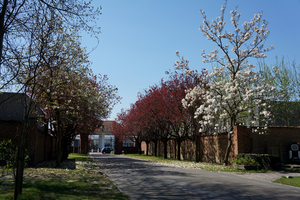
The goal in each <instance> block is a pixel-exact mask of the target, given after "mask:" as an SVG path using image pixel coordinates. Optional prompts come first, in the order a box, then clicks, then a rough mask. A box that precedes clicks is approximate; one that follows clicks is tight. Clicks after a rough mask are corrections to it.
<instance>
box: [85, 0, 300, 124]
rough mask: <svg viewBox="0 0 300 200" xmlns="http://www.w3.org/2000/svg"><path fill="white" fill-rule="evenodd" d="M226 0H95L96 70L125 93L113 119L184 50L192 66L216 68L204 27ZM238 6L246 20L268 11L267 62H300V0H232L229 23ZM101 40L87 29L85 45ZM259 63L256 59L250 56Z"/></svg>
mask: <svg viewBox="0 0 300 200" xmlns="http://www.w3.org/2000/svg"><path fill="white" fill-rule="evenodd" d="M224 2H225V1H223V0H213V1H212V0H101V1H100V0H94V1H93V5H94V6H101V7H102V15H101V16H100V17H99V21H97V24H98V26H100V27H101V32H102V33H101V34H100V35H98V38H99V46H98V47H97V49H96V50H94V51H93V52H92V53H91V54H90V61H91V62H92V66H91V68H92V70H93V72H94V73H95V74H99V73H100V74H103V75H104V74H106V75H107V76H108V78H109V82H110V83H111V84H112V85H115V86H116V87H117V88H118V89H119V92H118V93H119V95H120V96H121V97H122V100H121V104H117V105H116V106H115V107H114V109H113V112H112V114H111V116H110V118H109V119H110V120H114V119H115V118H116V116H117V113H119V112H120V111H121V109H122V108H124V109H127V108H129V107H130V104H131V103H134V102H135V101H136V100H137V94H138V92H142V91H143V89H147V88H149V86H152V85H154V84H156V83H158V82H159V81H160V79H161V78H163V77H165V71H167V70H169V69H172V70H173V69H174V62H175V61H176V60H177V59H178V58H177V57H176V56H175V55H174V53H175V51H177V50H178V51H179V52H180V55H182V56H184V58H185V59H188V60H189V62H190V67H191V68H192V69H198V70H201V69H202V68H206V69H211V66H212V65H211V64H203V63H202V57H201V56H200V54H201V52H202V49H205V50H206V52H210V51H212V50H214V49H217V47H216V46H215V44H214V43H212V42H211V41H208V40H206V38H205V37H204V36H203V35H202V33H201V31H199V27H200V25H201V24H202V21H203V18H202V15H201V14H200V13H199V10H200V9H202V10H204V11H205V12H206V15H207V19H209V20H212V19H215V18H216V17H217V16H220V15H221V6H222V5H224ZM236 5H239V7H238V13H240V14H241V21H240V22H241V23H240V24H242V23H243V22H244V21H250V20H251V19H252V18H253V16H254V14H256V13H258V12H261V11H262V12H263V18H264V19H266V20H267V21H268V22H269V25H268V29H269V30H270V36H269V37H268V39H267V41H266V43H265V46H266V47H268V46H270V45H273V46H274V47H275V49H274V50H273V51H270V52H268V53H266V55H267V58H266V59H265V61H266V63H268V64H270V65H272V64H274V63H275V56H276V55H277V56H278V57H281V56H285V57H286V58H288V59H289V60H290V61H294V60H295V61H296V63H297V64H298V65H299V64H300V37H299V35H300V34H299V32H300V21H299V19H300V12H299V9H300V0H288V1H283V0H278V1H277V0H276V1H275V0H251V1H238V0H228V3H227V8H226V11H225V20H226V22H227V24H226V26H225V29H226V27H227V28H231V27H232V25H231V24H230V21H229V20H230V13H229V12H230V11H231V10H233V9H234V8H235V6H236ZM96 43H97V40H96V39H94V38H91V37H89V36H87V35H85V34H83V38H82V45H83V46H87V49H88V50H90V49H92V48H93V47H95V44H96ZM250 62H251V63H252V64H257V60H254V59H253V60H250Z"/></svg>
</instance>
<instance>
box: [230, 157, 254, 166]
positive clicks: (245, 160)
mask: <svg viewBox="0 0 300 200" xmlns="http://www.w3.org/2000/svg"><path fill="white" fill-rule="evenodd" d="M232 162H233V163H234V164H236V165H256V166H259V163H258V162H256V161H255V160H254V159H252V158H251V159H249V158H237V159H235V160H233V161H232Z"/></svg>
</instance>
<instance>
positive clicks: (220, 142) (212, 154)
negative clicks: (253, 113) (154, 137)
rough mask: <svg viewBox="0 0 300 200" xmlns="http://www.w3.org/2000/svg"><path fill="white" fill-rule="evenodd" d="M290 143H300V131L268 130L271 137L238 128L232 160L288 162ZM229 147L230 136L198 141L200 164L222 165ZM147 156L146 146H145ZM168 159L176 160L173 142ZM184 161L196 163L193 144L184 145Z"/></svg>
mask: <svg viewBox="0 0 300 200" xmlns="http://www.w3.org/2000/svg"><path fill="white" fill-rule="evenodd" d="M291 142H298V143H300V128H299V127H269V128H268V133H266V134H258V133H252V128H247V127H245V126H236V127H235V129H234V134H232V146H231V151H230V154H229V160H231V159H234V158H235V156H236V155H237V154H239V153H259V154H269V155H277V156H279V157H280V158H281V161H282V162H288V150H289V149H288V148H289V144H290V143H291ZM227 144H228V135H227V133H224V134H220V135H217V136H211V135H210V136H202V137H200V139H199V141H198V145H199V147H200V148H199V154H200V161H203V162H214V163H221V162H222V160H223V158H224V156H225V151H226V148H227ZM157 146H158V147H157V151H158V152H157V153H158V156H163V152H164V146H163V143H162V142H158V145H157ZM142 150H143V151H144V152H145V153H146V144H144V145H142ZM167 151H168V158H176V154H177V145H176V142H175V141H174V140H170V141H169V142H168V146H167ZM154 152H155V145H154V143H153V142H151V143H150V144H149V155H154ZM181 159H183V160H194V143H193V141H191V140H186V141H183V142H182V144H181Z"/></svg>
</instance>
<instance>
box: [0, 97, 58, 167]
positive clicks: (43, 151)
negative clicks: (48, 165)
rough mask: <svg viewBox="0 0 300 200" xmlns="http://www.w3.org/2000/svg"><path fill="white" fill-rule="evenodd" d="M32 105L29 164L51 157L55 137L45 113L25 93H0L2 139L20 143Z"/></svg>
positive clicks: (28, 138)
mask: <svg viewBox="0 0 300 200" xmlns="http://www.w3.org/2000/svg"><path fill="white" fill-rule="evenodd" d="M30 104H31V106H32V112H31V114H30V116H29V124H28V132H27V133H26V135H25V144H26V149H27V151H28V152H29V155H30V161H29V164H32V165H35V164H37V163H39V162H42V161H45V160H48V159H51V158H52V157H53V156H54V153H55V138H54V137H53V136H52V135H49V134H48V127H47V125H45V124H46V123H43V122H45V119H44V113H43V112H42V110H41V109H40V108H38V107H37V106H36V105H35V104H34V103H32V101H30V99H29V97H28V96H27V95H26V94H24V93H1V94H0V140H1V141H3V140H9V139H10V140H12V142H13V143H14V144H16V145H20V143H21V138H22V134H23V129H24V121H25V110H26V108H28V107H27V106H28V105H30Z"/></svg>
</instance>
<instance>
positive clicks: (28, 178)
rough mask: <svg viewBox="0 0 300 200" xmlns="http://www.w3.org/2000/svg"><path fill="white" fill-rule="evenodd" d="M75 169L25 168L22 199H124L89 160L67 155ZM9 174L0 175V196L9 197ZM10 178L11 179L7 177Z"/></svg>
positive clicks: (125, 198)
mask: <svg viewBox="0 0 300 200" xmlns="http://www.w3.org/2000/svg"><path fill="white" fill-rule="evenodd" d="M69 159H75V160H76V161H77V162H78V164H77V163H76V165H77V166H76V169H74V170H69V169H54V168H26V169H25V170H24V182H23V194H22V195H21V198H20V199H22V200H24V199H28V200H32V199H35V200H44V199H45V200H46V199H47V200H49V199H50V200H56V199H58V200H64V199H68V200H69V199H75V200H76V199H78V200H79V199H116V200H128V198H127V197H126V196H125V195H124V194H123V193H121V192H120V191H119V190H118V188H117V187H116V186H115V185H114V184H113V183H112V182H111V181H110V180H109V179H108V178H107V177H105V176H104V175H103V174H102V173H101V172H100V169H99V167H98V166H97V165H96V164H95V163H94V162H92V159H91V158H89V157H88V156H86V155H83V154H71V155H70V156H69ZM8 178H9V175H7V173H5V174H4V175H0V199H13V193H14V185H13V184H7V183H8ZM10 180H11V181H12V178H10Z"/></svg>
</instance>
